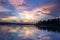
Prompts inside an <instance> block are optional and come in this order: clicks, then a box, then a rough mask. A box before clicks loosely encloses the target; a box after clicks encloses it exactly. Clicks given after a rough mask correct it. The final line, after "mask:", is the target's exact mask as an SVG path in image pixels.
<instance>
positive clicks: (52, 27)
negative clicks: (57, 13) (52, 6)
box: [36, 18, 60, 31]
mask: <svg viewBox="0 0 60 40" xmlns="http://www.w3.org/2000/svg"><path fill="white" fill-rule="evenodd" d="M36 25H38V28H39V29H44V30H46V29H47V30H48V31H60V18H56V19H48V20H44V21H39V22H38V23H37V24H36ZM40 26H41V27H40Z"/></svg>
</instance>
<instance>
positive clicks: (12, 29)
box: [0, 25, 60, 40]
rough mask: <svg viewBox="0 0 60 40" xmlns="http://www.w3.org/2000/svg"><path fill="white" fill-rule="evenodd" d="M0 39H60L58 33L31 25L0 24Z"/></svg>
mask: <svg viewBox="0 0 60 40" xmlns="http://www.w3.org/2000/svg"><path fill="white" fill-rule="evenodd" d="M0 40H60V33H59V32H57V31H56V32H53V31H48V30H44V29H38V28H37V27H36V26H33V25H20V26H19V25H0Z"/></svg>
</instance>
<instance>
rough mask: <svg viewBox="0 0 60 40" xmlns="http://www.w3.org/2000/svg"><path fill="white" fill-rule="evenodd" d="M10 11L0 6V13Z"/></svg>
mask: <svg viewBox="0 0 60 40" xmlns="http://www.w3.org/2000/svg"><path fill="white" fill-rule="evenodd" d="M9 11H10V10H8V9H6V8H4V7H3V6H0V12H9Z"/></svg>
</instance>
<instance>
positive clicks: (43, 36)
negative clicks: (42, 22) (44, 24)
mask: <svg viewBox="0 0 60 40" xmlns="http://www.w3.org/2000/svg"><path fill="white" fill-rule="evenodd" d="M39 38H40V40H51V38H50V37H49V36H48V35H40V36H39Z"/></svg>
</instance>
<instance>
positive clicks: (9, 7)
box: [0, 0, 60, 23]
mask: <svg viewBox="0 0 60 40" xmlns="http://www.w3.org/2000/svg"><path fill="white" fill-rule="evenodd" d="M55 17H60V0H0V22H19V23H36V22H38V21H40V20H45V19H52V18H55Z"/></svg>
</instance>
